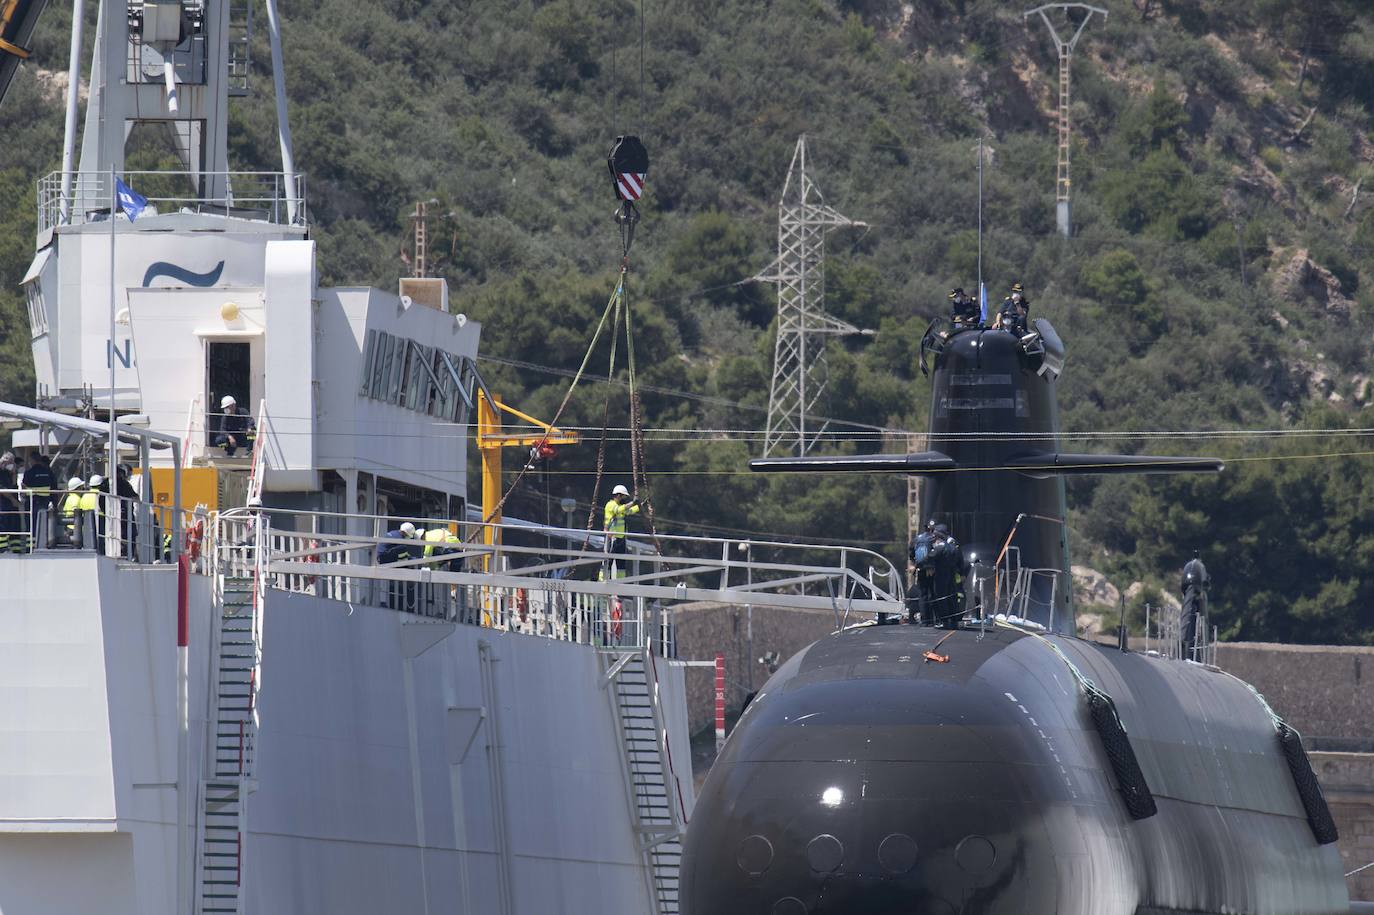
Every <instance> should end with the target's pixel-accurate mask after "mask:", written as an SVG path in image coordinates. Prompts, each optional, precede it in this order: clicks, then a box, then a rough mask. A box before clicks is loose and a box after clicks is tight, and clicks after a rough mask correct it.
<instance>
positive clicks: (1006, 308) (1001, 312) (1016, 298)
mask: <svg viewBox="0 0 1374 915" xmlns="http://www.w3.org/2000/svg"><path fill="white" fill-rule="evenodd" d="M1004 316H1010V318H1011V322H1010V323H1011V326H1010V327H1007V328H1006V329H1007V330H1010V331H1011V332H1012V333H1014V334H1016V335H1017V336H1018V337H1022V336H1025V335H1026V334H1027V333H1029V332H1030V299H1028V298H1026V290H1025V287H1023V286H1022V285H1021V284H1020V283H1012V284H1011V295H1009V296H1007V297H1006V298H1005V299H1003V300H1002V307H1001V308H999V309H998V310H997V323H998V324H999V325H1002V326H1004V327H1005V326H1006V325H1005V323H1004V322H1003V320H1002V318H1003V317H1004Z"/></svg>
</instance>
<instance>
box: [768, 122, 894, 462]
mask: <svg viewBox="0 0 1374 915" xmlns="http://www.w3.org/2000/svg"><path fill="white" fill-rule="evenodd" d="M866 225H867V224H866V223H862V222H856V221H855V220H852V219H850V218H849V217H847V216H842V215H840V213H838V212H836V211H835V210H834V209H832V208H830V207H828V206H826V204H825V201H824V200H823V199H822V197H821V192H820V190H819V189H817V187H816V185H815V184H814V183H813V182H812V181H811V179H810V177H808V176H807V174H806V136H805V135H803V136H801V137H800V138H799V139H798V140H797V147H796V150H795V151H794V152H793V154H792V164H791V166H789V167H788V169H787V181H786V182H785V183H784V185H783V189H782V199H781V200H780V201H779V202H778V258H777V260H775V261H773V263H772V264H770V265H769V266H768V267H767V268H765V269H764V271H763V272H762V273H760V274H759V275H757V276H755V277H752V279H754V280H757V281H759V282H764V283H777V285H778V335H777V340H776V342H775V343H774V348H773V382H772V385H771V388H770V392H769V395H768V429H767V432H766V434H765V436H764V445H763V454H764V456H765V457H766V456H769V455H777V454H782V453H792V454H796V455H797V456H799V457H800V456H801V455H804V454H806V453H807V452H808V451H810V450H811V448H812V446H813V445H815V444H816V441H817V439H819V438H820V436H821V435H822V434H823V433H824V432H825V429H826V425H827V424H826V423H825V422H824V421H820V420H817V419H816V418H815V417H814V416H812V415H811V414H812V410H813V408H815V407H816V405H817V404H819V403H820V402H821V394H822V393H823V392H824V391H825V385H826V380H827V379H826V365H825V342H826V338H827V337H830V336H848V335H849V334H870V335H871V334H872V333H873V331H871V330H860V329H859V328H857V327H855V326H854V325H852V324H849V323H848V322H845V321H841V320H839V319H838V318H835V317H832V316H830V315H828V314H826V313H825V309H824V305H825V233H826V232H828V231H829V230H830V229H832V228H835V227H838V226H866Z"/></svg>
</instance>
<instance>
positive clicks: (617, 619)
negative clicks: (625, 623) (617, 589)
mask: <svg viewBox="0 0 1374 915" xmlns="http://www.w3.org/2000/svg"><path fill="white" fill-rule="evenodd" d="M624 617H625V614H624V613H622V612H621V609H620V598H618V597H617V598H616V599H615V600H613V601H611V638H613V639H615V640H616V641H617V642H619V641H620V635H621V632H622V631H623V627H622V625H621V620H622V619H624Z"/></svg>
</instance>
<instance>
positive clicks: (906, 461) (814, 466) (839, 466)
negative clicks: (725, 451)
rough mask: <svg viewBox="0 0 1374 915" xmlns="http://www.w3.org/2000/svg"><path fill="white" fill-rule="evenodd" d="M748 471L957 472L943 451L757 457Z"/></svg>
mask: <svg viewBox="0 0 1374 915" xmlns="http://www.w3.org/2000/svg"><path fill="white" fill-rule="evenodd" d="M749 469H750V470H754V471H757V472H760V473H779V472H801V473H835V472H849V473H864V472H867V473H909V474H917V475H919V474H921V473H926V472H934V471H939V470H954V469H955V464H954V458H952V457H950V456H949V455H947V454H945V453H943V452H940V451H917V452H915V453H913V454H841V455H831V456H829V457H825V456H820V455H813V456H811V457H799V458H782V457H780V458H755V459H754V460H752V461H750V462H749Z"/></svg>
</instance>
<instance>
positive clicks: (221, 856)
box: [196, 518, 266, 915]
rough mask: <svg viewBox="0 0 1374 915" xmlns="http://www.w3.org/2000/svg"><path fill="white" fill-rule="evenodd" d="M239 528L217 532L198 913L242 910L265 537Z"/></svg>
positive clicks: (251, 523)
mask: <svg viewBox="0 0 1374 915" xmlns="http://www.w3.org/2000/svg"><path fill="white" fill-rule="evenodd" d="M245 526H246V527H248V530H234V529H233V528H232V527H231V526H229V525H225V524H221V526H220V527H219V529H218V531H217V532H216V534H217V536H216V541H217V548H216V560H217V561H216V568H215V578H216V588H215V598H216V599H215V609H216V620H217V622H218V627H217V629H216V633H215V640H214V646H213V649H212V651H213V654H212V658H213V670H212V674H211V683H212V684H213V687H214V691H213V693H212V695H211V713H212V720H211V722H210V727H209V728H208V729H207V731H208V733H209V737H210V739H209V740H208V741H207V743H208V746H207V756H206V760H205V767H204V771H203V773H202V779H201V783H200V800H199V805H200V809H199V813H200V817H199V819H198V822H197V828H196V847H197V873H196V879H197V887H198V889H197V893H196V906H197V907H196V913H198V915H200V913H205V915H209V913H239V912H242V911H243V903H242V893H241V890H242V886H243V876H244V838H245V836H246V833H247V819H246V810H245V801H246V799H247V795H248V794H249V793H251V791H252V787H253V784H252V781H251V776H252V772H253V755H254V752H253V751H254V748H255V743H256V737H257V693H258V687H259V685H260V669H261V660H262V651H261V647H262V638H261V634H262V600H263V592H264V589H263V586H262V582H263V581H264V579H263V576H262V575H260V574H259V572H260V571H261V569H260V568H258V562H259V561H260V559H259V557H261V556H262V555H263V551H262V550H259V549H257V548H256V546H257V544H263V543H265V541H266V537H265V531H264V530H263V522H262V521H261V520H260V519H257V518H250V519H247V521H246V525H245ZM235 527H237V526H235ZM233 544H240V545H237V546H236V545H233Z"/></svg>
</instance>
